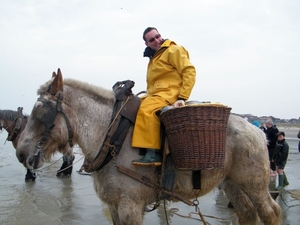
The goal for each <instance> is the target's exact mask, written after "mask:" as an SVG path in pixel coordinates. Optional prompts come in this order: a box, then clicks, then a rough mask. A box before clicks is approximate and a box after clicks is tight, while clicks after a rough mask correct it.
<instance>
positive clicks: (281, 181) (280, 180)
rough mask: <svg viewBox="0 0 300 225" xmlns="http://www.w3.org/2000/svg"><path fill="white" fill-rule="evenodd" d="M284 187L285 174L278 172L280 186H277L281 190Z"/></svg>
mask: <svg viewBox="0 0 300 225" xmlns="http://www.w3.org/2000/svg"><path fill="white" fill-rule="evenodd" d="M282 189H283V175H279V174H278V186H277V187H276V190H277V191H280V190H282Z"/></svg>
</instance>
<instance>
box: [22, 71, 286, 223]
mask: <svg viewBox="0 0 300 225" xmlns="http://www.w3.org/2000/svg"><path fill="white" fill-rule="evenodd" d="M54 77H55V78H52V79H51V80H50V81H48V82H47V83H46V84H44V85H42V86H41V87H40V89H39V90H38V94H39V98H38V100H37V102H36V103H35V105H34V107H33V109H32V113H31V115H30V118H29V121H28V124H27V126H26V128H25V130H24V132H23V134H22V136H21V138H20V140H19V144H18V147H17V156H18V158H19V160H20V162H21V163H23V164H24V166H25V167H28V168H39V167H41V166H42V165H43V157H42V156H45V157H50V156H51V155H52V154H53V153H54V152H55V151H57V149H58V150H59V151H61V152H64V151H65V150H66V149H67V148H68V146H69V139H70V136H72V141H73V143H78V145H79V146H80V147H81V148H82V151H83V153H84V154H85V156H86V158H87V159H88V160H90V161H91V160H92V159H94V157H95V156H96V155H97V152H98V151H99V149H100V146H101V145H102V143H103V141H104V138H105V136H106V133H107V130H108V127H109V126H110V121H111V116H112V113H113V108H114V103H115V96H114V93H113V91H111V90H106V89H103V88H100V87H97V86H94V85H89V84H86V83H83V82H80V81H76V80H73V79H65V80H63V79H62V75H61V72H60V70H58V73H57V75H56V74H55V72H54ZM57 108H59V109H60V110H59V112H57V111H56V109H57ZM66 118H68V119H66ZM49 121H53V123H54V124H55V126H53V124H52V122H50V123H49ZM67 121H68V122H67ZM68 124H69V125H68ZM45 127H46V130H48V128H49V129H51V130H50V131H49V130H48V131H46V133H47V132H49V135H48V137H47V140H45V141H43V142H42V143H41V140H44V139H43V137H44V136H45ZM70 131H71V133H70ZM131 136H132V128H130V129H129V132H128V134H127V137H126V138H125V141H124V143H123V146H122V149H121V151H120V152H119V154H118V155H116V156H115V157H114V159H113V160H112V161H110V162H109V163H108V164H106V165H105V166H104V167H103V168H102V169H100V170H98V171H94V172H93V177H94V187H95V191H96V193H97V195H98V197H99V198H100V199H101V200H102V201H104V202H105V203H107V204H108V206H109V210H110V213H111V216H112V220H113V223H114V224H115V225H121V224H122V225H123V224H128V225H129V224H130V225H134V224H136V225H140V224H142V223H143V216H144V212H145V208H146V206H147V205H148V204H150V203H153V202H155V201H156V198H157V196H158V193H157V191H158V189H157V188H155V187H154V188H153V187H149V186H146V185H145V184H144V183H141V182H139V181H137V180H134V179H132V178H131V177H129V176H127V175H125V174H123V173H120V172H119V170H118V169H117V167H116V165H118V166H120V165H122V166H125V167H127V168H129V169H131V170H133V171H135V172H137V173H139V174H142V175H143V176H145V177H147V178H149V179H151V180H154V181H157V180H158V179H159V178H158V173H157V169H156V168H154V167H136V166H133V165H131V161H132V160H133V159H136V158H138V157H139V155H138V149H135V148H132V147H131ZM266 146H267V145H266V138H265V135H264V134H263V132H261V131H260V130H259V129H257V128H256V127H254V126H253V125H252V124H250V123H248V122H247V121H245V120H244V119H242V118H241V117H238V116H234V115H231V116H230V117H229V120H228V126H227V138H226V150H225V151H226V153H225V155H226V156H225V168H224V169H218V170H202V172H201V183H202V186H201V189H200V190H197V191H195V190H193V184H192V178H191V177H192V172H191V171H176V176H175V182H174V188H173V192H174V193H177V194H178V195H180V196H183V197H184V198H187V199H195V197H197V196H203V195H205V194H206V193H208V192H209V191H210V190H212V189H213V188H214V187H216V186H217V185H218V184H219V183H221V182H222V181H223V182H222V185H223V188H224V191H225V193H226V195H227V197H228V198H229V200H230V202H231V203H232V204H233V206H234V209H235V210H236V214H237V216H238V219H239V224H244V225H245V224H246V225H248V224H249V225H250V224H251V225H253V224H259V223H260V222H259V221H260V220H261V221H262V222H263V223H264V224H266V225H279V224H281V209H280V207H279V205H278V204H277V203H276V202H275V201H274V200H273V199H272V198H271V196H270V194H269V191H268V184H269V174H270V168H269V160H268V154H267V147H266Z"/></svg>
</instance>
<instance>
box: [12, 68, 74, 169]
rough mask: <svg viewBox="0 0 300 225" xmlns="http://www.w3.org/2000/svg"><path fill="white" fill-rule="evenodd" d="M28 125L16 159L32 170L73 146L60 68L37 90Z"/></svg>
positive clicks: (18, 146) (21, 138)
mask: <svg viewBox="0 0 300 225" xmlns="http://www.w3.org/2000/svg"><path fill="white" fill-rule="evenodd" d="M38 94H39V95H40V96H39V98H38V100H37V101H36V103H35V105H34V107H33V109H32V112H31V115H30V117H29V118H28V121H27V125H26V127H25V129H24V131H23V132H22V135H21V137H20V139H19V142H18V145H17V153H16V154H17V157H18V159H19V161H20V162H21V163H23V165H24V166H25V167H27V168H29V169H36V168H39V167H41V166H42V165H43V162H44V158H46V159H49V158H50V157H51V155H52V154H54V153H55V152H56V151H57V150H59V151H61V152H64V151H65V150H66V149H68V148H69V145H71V147H72V145H73V143H72V135H73V133H72V129H71V126H70V121H69V119H68V117H67V116H66V111H68V107H67V106H66V105H65V103H64V99H63V79H62V74H61V71H60V69H58V72H57V74H56V73H55V72H53V75H52V79H51V80H50V81H49V82H47V83H46V84H45V85H43V86H41V88H40V89H39V90H38Z"/></svg>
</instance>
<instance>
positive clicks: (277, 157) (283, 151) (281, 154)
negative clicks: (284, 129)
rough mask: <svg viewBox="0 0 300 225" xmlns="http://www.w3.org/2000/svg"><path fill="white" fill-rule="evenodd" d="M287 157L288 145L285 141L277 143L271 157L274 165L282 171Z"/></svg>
mask: <svg viewBox="0 0 300 225" xmlns="http://www.w3.org/2000/svg"><path fill="white" fill-rule="evenodd" d="M288 155H289V145H288V143H287V142H286V141H285V139H283V140H281V141H277V143H276V148H275V152H274V156H273V160H274V162H275V165H276V166H278V167H279V168H281V169H284V166H285V164H286V161H287V158H288Z"/></svg>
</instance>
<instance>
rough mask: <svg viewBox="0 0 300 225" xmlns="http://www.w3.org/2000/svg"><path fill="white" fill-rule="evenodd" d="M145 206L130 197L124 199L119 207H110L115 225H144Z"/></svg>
mask: <svg viewBox="0 0 300 225" xmlns="http://www.w3.org/2000/svg"><path fill="white" fill-rule="evenodd" d="M144 209H145V205H144V204H143V203H140V204H139V203H137V202H135V201H133V200H131V199H130V198H128V197H122V199H121V201H120V202H119V204H118V206H117V207H114V206H109V211H110V214H111V217H112V220H113V223H114V225H141V224H143V218H144Z"/></svg>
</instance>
